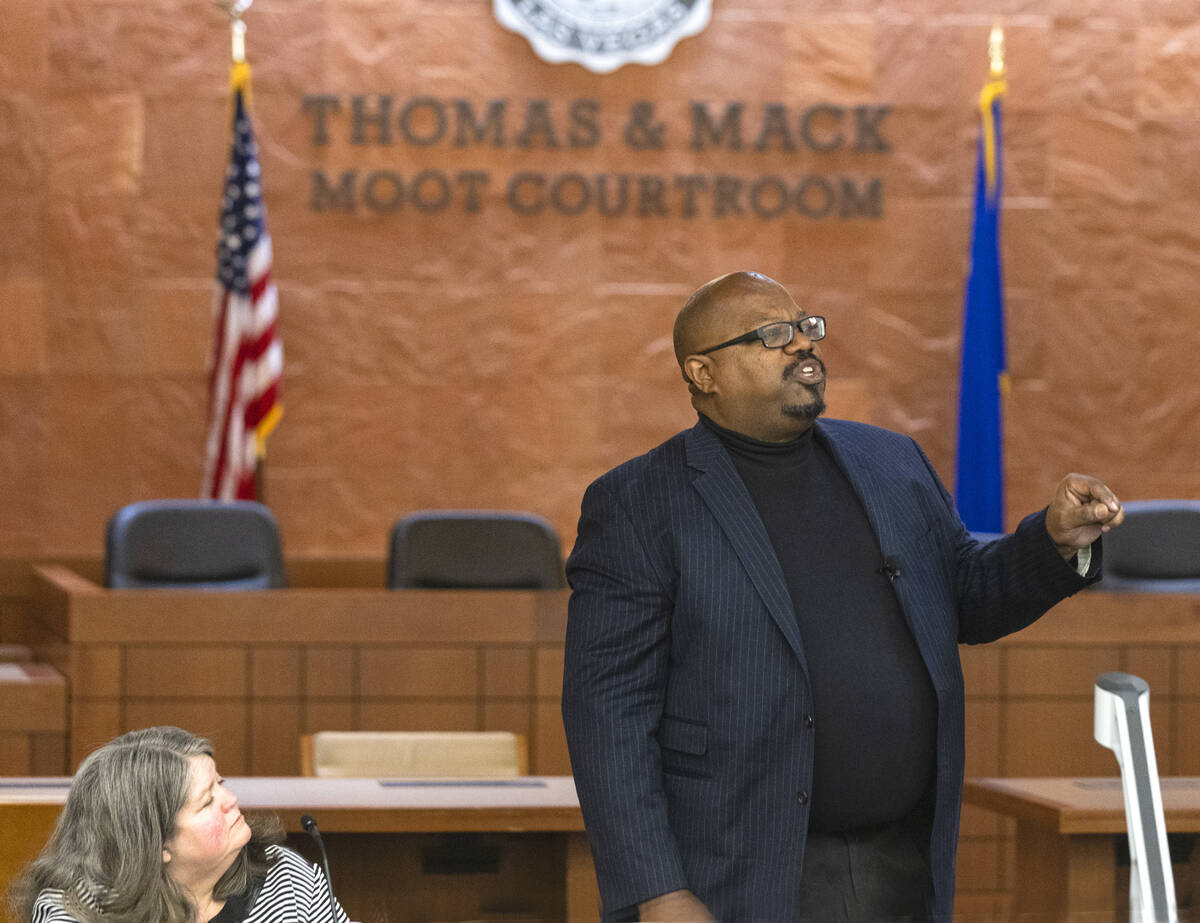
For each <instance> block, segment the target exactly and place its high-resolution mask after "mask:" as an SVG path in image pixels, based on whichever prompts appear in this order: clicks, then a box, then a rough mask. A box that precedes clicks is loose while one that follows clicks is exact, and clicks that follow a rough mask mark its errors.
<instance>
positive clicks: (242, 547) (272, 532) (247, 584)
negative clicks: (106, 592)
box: [104, 500, 285, 590]
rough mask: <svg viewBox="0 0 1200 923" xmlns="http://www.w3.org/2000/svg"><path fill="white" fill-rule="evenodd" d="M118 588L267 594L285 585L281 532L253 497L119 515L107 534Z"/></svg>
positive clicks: (151, 504)
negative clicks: (263, 591) (239, 591)
mask: <svg viewBox="0 0 1200 923" xmlns="http://www.w3.org/2000/svg"><path fill="white" fill-rule="evenodd" d="M104 583H105V586H108V587H112V588H114V589H132V588H146V589H149V588H155V589H164V588H180V589H206V590H262V589H270V588H276V587H282V586H284V584H285V579H284V568H283V550H282V545H281V542H280V539H279V528H278V526H277V525H276V524H275V517H274V516H272V515H271V511H270V510H269V509H267V508H266V507H265V506H263V505H262V504H261V503H254V502H251V501H248V500H235V501H231V502H222V501H218V500H148V501H145V502H142V503H134V504H131V505H129V506H126V507H123V508H122V509H120V510H118V511H117V513H116V515H114V516H113V517H112V519H110V520H109V522H108V528H107V531H106V534H105V555H104Z"/></svg>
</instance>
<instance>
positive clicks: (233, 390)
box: [202, 64, 283, 500]
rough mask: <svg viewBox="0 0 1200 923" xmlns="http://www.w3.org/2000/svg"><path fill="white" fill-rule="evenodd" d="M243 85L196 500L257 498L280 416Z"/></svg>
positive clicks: (241, 78) (267, 257)
mask: <svg viewBox="0 0 1200 923" xmlns="http://www.w3.org/2000/svg"><path fill="white" fill-rule="evenodd" d="M248 79H249V68H248V67H247V66H246V65H245V64H241V65H238V66H235V69H234V78H233V105H234V114H233V149H232V153H231V158H230V163H229V169H228V170H227V171H226V173H225V198H224V200H223V201H222V202H221V228H220V233H219V235H218V238H219V239H218V244H217V285H216V291H215V293H214V298H213V317H214V321H215V328H214V331H213V352H212V357H211V361H210V365H209V380H208V408H209V409H208V444H207V452H206V455H205V463H204V485H203V489H202V494H203V496H206V497H216V498H218V499H221V500H231V499H235V498H236V499H242V500H254V499H261V498H259V497H258V496H257V493H258V490H257V484H256V478H255V472H256V468H257V465H258V461H259V459H260V458H261V457H262V456H263V454H264V445H265V442H266V438H267V435H268V434H269V433H270V431H271V430H272V429H273V428H274V426H275V424H276V423H277V422H278V421H279V417H280V416H281V415H282V406H281V405H280V403H279V380H280V377H281V376H282V373H283V344H282V343H281V342H280V340H279V330H278V327H277V324H276V320H277V316H278V313H279V302H278V298H277V295H276V291H275V283H274V282H273V281H272V279H271V237H270V235H269V234H268V233H267V224H266V212H265V210H264V208H263V203H262V183H261V177H260V175H259V167H258V157H257V152H256V149H255V144H254V131H253V129H252V128H251V125H250V117H249V115H248V114H247V112H246V105H245V99H244V89H245V87H246V86H247V84H248Z"/></svg>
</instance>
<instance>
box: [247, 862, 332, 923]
mask: <svg viewBox="0 0 1200 923" xmlns="http://www.w3.org/2000/svg"><path fill="white" fill-rule="evenodd" d="M267 855H268V856H269V857H271V858H272V859H273V860H274V863H273V864H272V865H271V869H270V871H269V872H267V878H266V880H265V881H264V882H263V886H262V890H261V891H260V892H259V895H258V900H257V901H256V902H255V905H254V909H253V910H252V911H251V913H250V916H249V917H248V918H247V923H280V921H290V920H310V919H314V914H316V915H317V916H320V917H321V918H324V919H328V916H329V914H328V912H327V911H326V910H325V908H326V906H327V905H328V902H329V890H328V886H327V885H326V884H325V876H324V875H323V874H321V873H320V872H319V871H318V870H317V867H316V866H315V865H314V864H313V863H311V862H309V861H308V860H307V859H305V858H304V857H303V856H301V855H300V854H299V853H297V852H293V851H292V850H290V849H288V848H287V847H286V846H270V847H268V849H267Z"/></svg>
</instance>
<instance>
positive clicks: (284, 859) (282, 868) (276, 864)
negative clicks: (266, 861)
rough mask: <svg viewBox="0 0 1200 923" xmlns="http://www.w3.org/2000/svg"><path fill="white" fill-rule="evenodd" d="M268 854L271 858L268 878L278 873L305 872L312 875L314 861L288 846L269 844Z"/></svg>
mask: <svg viewBox="0 0 1200 923" xmlns="http://www.w3.org/2000/svg"><path fill="white" fill-rule="evenodd" d="M267 856H268V857H269V858H270V860H271V871H270V872H269V873H268V875H267V877H268V878H270V877H271V875H275V874H277V873H283V874H296V873H297V872H303V873H304V874H306V875H308V876H309V877H310V878H311V877H312V873H313V868H314V866H313V863H311V862H309V861H308V860H307V859H305V858H304V857H303V856H302V855H300V853H298V852H295V851H294V850H291V849H288V848H287V847H286V846H268V847H267Z"/></svg>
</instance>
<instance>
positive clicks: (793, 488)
mask: <svg viewBox="0 0 1200 923" xmlns="http://www.w3.org/2000/svg"><path fill="white" fill-rule="evenodd" d="M700 419H701V420H703V421H704V423H705V424H706V425H707V426H708V427H709V428H710V429H711V430H712V431H713V432H714V433H715V434H716V435H717V437H718V438H719V439H720V440H721V442H722V444H723V445H724V446H725V448H726V450H727V451H728V452H729V455H730V457H731V458H732V459H733V464H734V467H735V468H736V469H737V471H738V474H740V475H741V477H742V481H743V482H744V483H745V485H746V488H747V490H748V491H749V492H750V496H751V497H752V498H753V500H754V505H755V506H756V507H757V509H758V512H759V515H760V516H761V517H762V521H763V525H764V526H766V530H767V535H768V536H769V537H770V539H771V544H772V545H773V546H774V548H775V554H776V556H777V557H778V558H779V564H780V566H781V568H782V569H783V575H784V578H785V580H786V581H787V587H788V590H789V592H790V593H791V597H792V605H793V606H794V607H795V611H796V621H797V623H798V625H799V628H800V637H801V639H802V641H803V643H804V657H805V660H806V661H807V664H808V682H809V687H810V689H811V692H812V697H813V703H814V715H815V719H816V720H815V727H814V731H815V738H814V742H815V757H814V769H813V791H812V812H811V816H810V821H809V829H810V830H814V831H817V832H844V831H849V830H855V829H861V828H864V827H871V826H875V825H878V824H882V823H887V822H890V821H894V820H897V819H899V818H901V817H904V816H905V815H907V814H909V812H910V811H912V810H913V809H914V808H915V807H916V806H917V805H918V804H919V803H920V802H921V799H922V796H923V795H925V794H926V793H927V791H928V789H929V788H930V785H931V783H932V779H933V768H934V755H935V752H936V725H937V701H936V698H935V696H934V691H933V686H932V684H931V683H930V680H929V674H928V672H927V671H926V669H925V665H924V662H923V661H922V660H921V654H920V651H919V650H918V649H917V645H916V642H915V641H914V640H913V636H912V632H911V631H910V630H909V628H908V625H907V623H906V622H905V620H904V615H903V613H902V612H901V611H900V605H899V603H898V601H897V599H896V594H895V592H894V590H893V588H892V585H891V581H890V579H889V578H888V576H887V575H886V574H885V573H884V572H882V570H881V568H882V565H883V555H882V553H881V552H880V549H879V543H878V540H877V539H876V537H875V533H874V531H873V530H872V528H871V524H870V521H869V520H868V519H867V514H866V511H865V510H864V509H863V505H862V501H861V500H859V498H858V495H857V494H856V493H855V492H854V488H853V487H852V486H851V484H850V481H849V480H848V479H847V477H846V475H845V474H844V473H843V472H842V470H841V469H840V468H839V467H838V466H837V464H836V463H835V462H834V460H833V457H832V456H831V455H830V454H829V452H828V451H827V450H826V448H825V446H824V445H823V444H822V443H821V441H820V440H819V439H816V438H814V434H813V430H812V429H809V430H807V431H806V432H805V433H803V434H802V435H800V436H799V437H797V438H796V439H794V440H792V441H790V442H785V443H771V442H761V441H759V440H757V439H753V438H751V437H749V436H745V435H743V434H741V433H735V432H732V431H730V430H727V429H724V428H723V427H720V426H718V425H717V424H715V423H713V422H712V421H711V420H709V419H708V418H707V417H704V416H703V415H702V416H701V418H700Z"/></svg>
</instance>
